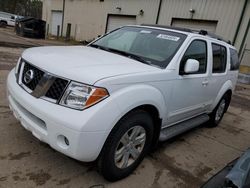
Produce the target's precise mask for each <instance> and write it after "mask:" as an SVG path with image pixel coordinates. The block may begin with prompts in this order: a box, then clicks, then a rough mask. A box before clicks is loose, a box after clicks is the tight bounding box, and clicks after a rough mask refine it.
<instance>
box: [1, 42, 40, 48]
mask: <svg viewBox="0 0 250 188" xmlns="http://www.w3.org/2000/svg"><path fill="white" fill-rule="evenodd" d="M0 46H4V47H10V48H31V47H37V46H41V45H39V44H21V43H13V42H4V41H0Z"/></svg>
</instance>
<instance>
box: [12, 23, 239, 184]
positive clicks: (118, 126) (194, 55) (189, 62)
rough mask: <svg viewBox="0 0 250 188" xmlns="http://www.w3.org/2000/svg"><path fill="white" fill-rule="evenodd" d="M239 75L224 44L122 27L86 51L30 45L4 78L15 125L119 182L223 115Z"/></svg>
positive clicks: (186, 33)
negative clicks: (167, 144) (161, 145)
mask: <svg viewBox="0 0 250 188" xmlns="http://www.w3.org/2000/svg"><path fill="white" fill-rule="evenodd" d="M238 68H239V61H238V56H237V51H236V50H235V48H234V47H233V46H231V45H230V44H228V43H226V42H225V41H222V40H219V39H218V38H215V37H214V36H213V37H211V36H208V34H207V32H205V31H201V32H196V31H191V30H188V29H179V28H178V29H177V28H168V27H163V26H162V27H161V26H153V25H151V26H145V25H144V26H125V27H122V28H119V29H117V30H115V31H112V32H110V33H108V34H106V35H104V36H103V37H101V38H98V39H97V40H95V41H94V42H92V43H91V44H89V45H88V46H86V47H84V46H70V47H37V48H31V49H28V50H26V51H24V53H23V54H22V57H21V58H20V59H19V61H18V63H17V66H16V68H15V69H14V70H12V71H11V72H10V73H9V76H8V80H7V85H8V100H9V106H10V108H11V109H12V110H13V112H14V115H15V116H16V118H17V119H19V120H20V122H21V124H22V126H23V127H24V128H26V129H27V130H29V131H31V132H32V134H33V135H34V136H35V137H37V138H38V139H39V140H41V141H43V142H46V143H48V144H49V145H50V146H51V147H52V148H54V149H56V150H57V151H59V152H61V153H64V154H65V155H67V156H70V157H72V158H75V159H77V160H80V161H86V162H88V161H94V160H98V166H99V169H100V172H101V173H102V174H103V176H104V177H105V178H106V179H108V180H110V181H115V180H118V179H121V178H123V177H126V176H128V175H129V174H130V173H131V172H132V171H133V170H134V169H135V168H136V167H137V166H138V165H139V163H140V162H141V161H142V159H143V158H144V156H145V155H146V154H147V153H148V152H149V151H150V150H151V149H152V148H153V147H154V146H155V145H156V143H157V142H158V141H159V140H160V141H164V140H167V139H169V138H171V137H174V136H176V135H178V134H180V133H182V132H184V131H186V130H188V129H191V128H193V127H196V126H198V125H200V124H202V123H204V122H208V123H207V124H208V125H209V126H216V125H218V124H219V122H220V121H221V119H222V117H223V114H224V113H225V112H226V110H227V108H228V106H229V103H230V99H231V96H232V92H233V90H234V87H235V83H236V80H237V74H238Z"/></svg>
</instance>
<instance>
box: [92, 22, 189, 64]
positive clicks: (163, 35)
mask: <svg viewBox="0 0 250 188" xmlns="http://www.w3.org/2000/svg"><path fill="white" fill-rule="evenodd" d="M185 39H186V35H184V34H181V33H177V32H172V31H166V30H159V29H150V28H142V27H129V26H127V27H122V28H121V29H118V30H115V31H114V32H111V33H110V34H107V35H106V36H104V37H102V38H100V39H98V40H97V41H95V42H94V43H92V44H90V46H92V47H96V48H99V49H102V50H106V51H110V52H114V53H118V54H120V55H124V56H127V57H130V58H132V59H136V60H138V61H140V62H142V63H146V64H150V65H155V66H158V67H161V68H165V67H167V65H168V64H169V62H170V61H171V59H172V58H173V56H174V55H175V53H176V52H177V50H178V49H179V47H180V46H181V44H182V43H183V41H184V40H185Z"/></svg>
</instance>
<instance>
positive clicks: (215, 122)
mask: <svg viewBox="0 0 250 188" xmlns="http://www.w3.org/2000/svg"><path fill="white" fill-rule="evenodd" d="M222 100H225V108H224V111H223V114H222V115H221V117H220V119H219V120H216V112H217V110H218V108H219V106H220V104H221V101H222ZM228 105H229V98H228V96H227V95H224V96H223V97H222V98H221V99H220V101H219V102H218V104H217V106H216V108H215V109H214V110H213V112H212V114H211V115H210V123H211V127H216V126H218V125H219V123H220V122H221V120H222V118H223V117H224V114H225V112H226V109H227V107H228Z"/></svg>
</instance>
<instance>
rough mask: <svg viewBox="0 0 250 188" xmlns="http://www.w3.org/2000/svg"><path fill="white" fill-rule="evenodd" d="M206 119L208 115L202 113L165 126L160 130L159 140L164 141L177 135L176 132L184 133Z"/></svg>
mask: <svg viewBox="0 0 250 188" xmlns="http://www.w3.org/2000/svg"><path fill="white" fill-rule="evenodd" d="M208 120H209V116H208V115H207V114H202V115H199V116H197V117H194V118H192V119H189V120H186V121H183V122H181V123H178V124H175V125H172V126H170V127H166V128H164V129H162V130H161V133H160V137H159V141H165V140H168V139H170V138H173V137H175V136H177V135H178V134H181V133H184V132H186V131H188V130H190V129H192V128H195V127H197V126H199V125H201V124H202V123H205V122H206V121H208Z"/></svg>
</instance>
